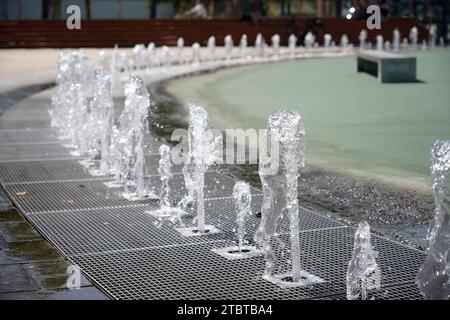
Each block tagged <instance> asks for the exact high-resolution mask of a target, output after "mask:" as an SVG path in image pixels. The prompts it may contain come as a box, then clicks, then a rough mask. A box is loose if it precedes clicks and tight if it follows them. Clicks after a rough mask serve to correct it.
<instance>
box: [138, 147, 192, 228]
mask: <svg viewBox="0 0 450 320" xmlns="http://www.w3.org/2000/svg"><path fill="white" fill-rule="evenodd" d="M159 156H160V159H159V167H158V172H159V175H160V180H161V190H160V193H159V203H160V208H159V209H158V210H151V211H146V213H148V214H150V215H152V216H154V217H155V218H157V219H160V220H162V219H169V220H170V221H171V222H172V223H180V224H181V217H182V216H184V215H186V214H187V213H186V212H185V211H184V210H182V209H180V208H177V207H173V206H172V202H171V196H170V180H172V178H173V173H172V159H171V149H170V147H169V146H168V145H166V144H163V145H161V146H160V147H159Z"/></svg>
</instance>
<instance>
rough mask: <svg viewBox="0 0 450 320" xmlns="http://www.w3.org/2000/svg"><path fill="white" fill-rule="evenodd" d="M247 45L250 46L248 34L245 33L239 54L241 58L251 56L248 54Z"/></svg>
mask: <svg viewBox="0 0 450 320" xmlns="http://www.w3.org/2000/svg"><path fill="white" fill-rule="evenodd" d="M247 47H248V40H247V35H246V34H243V35H242V37H241V41H240V42H239V48H240V52H239V56H240V57H241V59H246V58H247V59H248V58H250V57H249V56H248V55H247Z"/></svg>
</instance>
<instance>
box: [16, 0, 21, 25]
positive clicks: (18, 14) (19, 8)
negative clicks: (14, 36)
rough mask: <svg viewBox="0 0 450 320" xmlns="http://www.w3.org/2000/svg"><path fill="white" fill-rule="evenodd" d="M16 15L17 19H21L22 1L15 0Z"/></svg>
mask: <svg viewBox="0 0 450 320" xmlns="http://www.w3.org/2000/svg"><path fill="white" fill-rule="evenodd" d="M16 13H17V19H19V20H20V19H21V18H22V1H20V0H16Z"/></svg>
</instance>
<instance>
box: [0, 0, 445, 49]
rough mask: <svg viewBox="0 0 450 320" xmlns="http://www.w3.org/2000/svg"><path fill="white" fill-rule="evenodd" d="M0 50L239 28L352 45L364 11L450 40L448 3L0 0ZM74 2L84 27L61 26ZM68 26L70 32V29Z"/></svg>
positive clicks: (199, 37)
mask: <svg viewBox="0 0 450 320" xmlns="http://www.w3.org/2000/svg"><path fill="white" fill-rule="evenodd" d="M0 3H1V4H0V48H20V47H23V48H31V47H111V46H114V45H115V44H118V45H119V46H125V47H131V46H133V45H135V44H136V43H140V42H142V43H148V42H149V41H153V42H155V44H156V45H175V44H176V39H177V38H178V37H179V36H182V37H184V38H185V41H186V44H187V45H190V44H192V43H194V42H199V43H200V44H201V45H204V44H205V43H204V42H205V41H206V39H207V38H208V36H209V35H211V34H214V35H216V37H217V38H218V44H219V45H221V44H222V42H223V36H225V35H227V34H231V35H232V36H233V38H235V37H240V36H241V35H242V34H243V33H246V34H247V35H248V36H249V42H250V44H252V41H253V40H254V38H255V36H256V34H257V33H258V32H261V33H262V34H263V35H264V36H267V37H270V36H271V35H272V34H274V33H278V34H280V35H281V41H282V44H285V43H286V41H287V37H288V35H289V34H291V33H293V34H295V35H296V36H297V37H298V38H299V40H300V41H302V39H303V37H304V36H305V34H306V33H307V32H309V31H311V32H313V33H314V34H315V35H316V36H317V39H318V41H319V43H321V41H322V39H323V34H325V33H330V34H331V35H332V36H336V37H337V36H339V37H340V36H341V35H342V34H343V33H345V34H347V35H348V36H349V39H350V42H352V43H355V44H356V43H357V42H358V34H359V32H360V31H361V30H362V29H363V28H365V21H366V19H367V17H368V15H367V14H366V8H367V6H369V5H372V4H377V5H379V6H380V8H381V14H382V19H383V26H382V30H380V31H378V30H375V31H370V32H369V38H368V40H369V41H373V40H374V38H375V36H376V35H377V34H382V35H383V36H384V38H385V39H389V38H391V37H392V31H393V29H394V28H398V29H399V30H400V31H401V33H402V35H403V37H407V33H408V32H409V30H410V28H411V27H413V26H415V25H417V24H418V27H419V33H420V35H419V40H421V39H423V38H424V37H426V36H427V31H426V30H427V29H428V28H429V27H430V26H431V25H435V26H436V27H437V33H438V34H437V35H438V37H442V38H443V39H444V40H445V41H447V39H448V29H449V28H448V24H449V19H448V16H449V11H450V1H449V0H228V1H226V0H172V1H171V0H0ZM73 4H74V5H78V6H79V7H80V9H81V13H82V19H83V20H82V21H83V24H82V29H81V30H76V31H73V30H67V28H66V25H65V23H62V20H65V19H67V17H68V14H67V13H66V10H67V7H68V6H69V5H73ZM69 31H70V32H69Z"/></svg>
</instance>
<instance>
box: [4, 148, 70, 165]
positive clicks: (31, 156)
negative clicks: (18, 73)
mask: <svg viewBox="0 0 450 320" xmlns="http://www.w3.org/2000/svg"><path fill="white" fill-rule="evenodd" d="M62 158H66V159H67V158H72V159H73V158H74V157H73V156H71V155H70V150H69V149H66V148H64V147H62V146H61V145H58V144H46V145H39V144H26V145H25V144H24V145H21V144H18V145H0V161H1V162H6V161H17V160H38V159H62Z"/></svg>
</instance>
